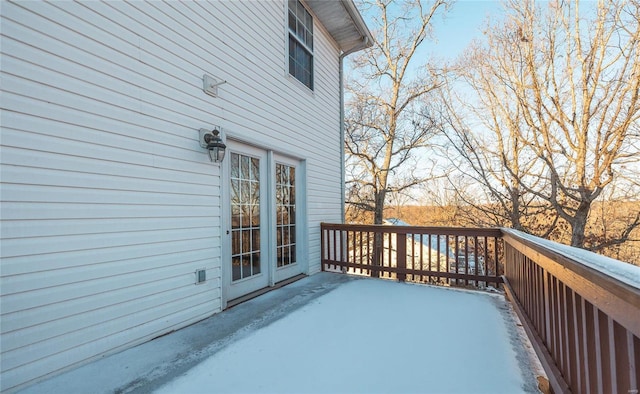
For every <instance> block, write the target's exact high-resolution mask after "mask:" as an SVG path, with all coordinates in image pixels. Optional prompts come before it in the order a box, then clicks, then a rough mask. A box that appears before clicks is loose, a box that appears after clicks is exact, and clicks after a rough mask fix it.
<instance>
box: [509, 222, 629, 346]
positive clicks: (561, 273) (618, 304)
mask: <svg viewBox="0 0 640 394" xmlns="http://www.w3.org/2000/svg"><path fill="white" fill-rule="evenodd" d="M502 233H503V239H504V240H505V242H506V243H507V244H509V245H512V246H513V247H515V248H516V249H517V250H519V251H520V252H521V253H523V254H524V255H525V256H527V257H529V258H531V259H532V260H534V261H535V262H536V263H537V264H538V265H540V266H541V267H543V268H544V269H545V270H547V272H549V273H550V274H552V275H553V276H555V277H556V278H558V279H560V280H561V281H563V282H564V283H565V284H567V285H568V286H570V287H571V288H572V289H573V290H574V291H576V292H577V293H578V294H580V296H582V297H583V298H584V299H585V300H587V301H589V302H590V303H592V304H593V305H595V306H596V307H598V308H599V309H600V310H602V311H603V312H605V313H607V314H608V315H609V316H611V317H612V318H613V319H614V320H616V321H618V322H619V323H620V324H622V325H623V326H625V327H627V329H629V330H630V331H632V332H633V333H634V335H637V336H640V319H638V316H640V289H639V288H637V287H634V286H631V285H629V284H628V283H625V282H623V281H621V280H619V279H617V278H615V277H613V276H611V275H608V274H606V273H605V272H603V271H599V270H597V269H595V268H592V267H590V266H588V265H585V264H582V263H581V262H580V261H578V260H575V259H573V258H571V257H568V256H565V255H564V254H562V253H560V252H558V251H555V250H552V249H550V248H547V247H545V246H542V245H539V244H537V243H535V242H533V241H532V240H530V239H529V238H528V237H525V236H523V235H521V234H520V232H518V231H515V230H512V229H506V228H505V229H502Z"/></svg>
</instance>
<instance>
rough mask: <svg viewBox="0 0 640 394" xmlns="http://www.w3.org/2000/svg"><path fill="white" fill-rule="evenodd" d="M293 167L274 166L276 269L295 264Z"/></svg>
mask: <svg viewBox="0 0 640 394" xmlns="http://www.w3.org/2000/svg"><path fill="white" fill-rule="evenodd" d="M295 188H296V186H295V167H291V166H287V165H284V164H276V215H277V216H278V218H277V221H276V251H277V263H278V267H282V266H286V265H289V264H293V263H295V262H296V255H295V250H296V249H295V232H296V224H295V223H296V222H295Z"/></svg>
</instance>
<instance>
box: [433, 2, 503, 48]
mask: <svg viewBox="0 0 640 394" xmlns="http://www.w3.org/2000/svg"><path fill="white" fill-rule="evenodd" d="M501 14H502V3H501V2H500V1H495V0H461V1H458V2H456V3H455V4H453V6H452V7H451V9H450V10H449V11H448V12H447V14H446V16H445V18H444V19H443V18H440V17H439V18H435V19H434V20H433V22H434V29H435V30H434V32H435V37H436V40H437V42H436V43H427V44H428V45H427V46H428V48H429V49H428V50H429V51H432V52H433V53H434V54H436V55H437V56H439V57H442V58H447V59H451V60H453V59H455V58H456V57H457V56H459V55H460V54H462V53H463V51H464V49H465V48H466V47H467V46H468V45H469V43H470V42H471V41H472V40H473V39H474V38H481V37H482V29H483V27H484V26H485V22H486V20H487V18H488V17H489V16H491V17H492V18H496V17H499V16H500V15H501Z"/></svg>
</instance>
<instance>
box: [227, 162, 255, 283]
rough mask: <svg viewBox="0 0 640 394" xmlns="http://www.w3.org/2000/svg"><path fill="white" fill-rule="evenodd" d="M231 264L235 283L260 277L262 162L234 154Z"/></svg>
mask: <svg viewBox="0 0 640 394" xmlns="http://www.w3.org/2000/svg"><path fill="white" fill-rule="evenodd" d="M230 202H231V228H232V235H231V264H232V270H231V271H232V279H233V280H234V281H236V280H240V279H244V278H247V277H250V276H252V275H257V274H259V273H260V160H259V159H256V158H253V157H249V156H245V155H241V154H238V153H231V201H230Z"/></svg>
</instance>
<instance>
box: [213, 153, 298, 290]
mask: <svg viewBox="0 0 640 394" xmlns="http://www.w3.org/2000/svg"><path fill="white" fill-rule="evenodd" d="M227 146H228V157H227V158H225V163H227V164H226V169H223V171H224V172H225V174H226V176H225V177H223V186H222V189H223V196H224V198H223V202H222V206H223V217H225V220H224V222H223V240H224V242H223V255H222V256H223V262H222V264H223V267H222V268H223V291H225V299H226V300H227V301H228V300H233V299H235V298H238V297H241V296H243V295H245V294H248V293H251V292H253V291H256V290H259V289H262V288H265V287H268V286H273V285H274V284H275V283H276V282H279V281H281V280H284V279H287V278H290V277H292V276H295V275H297V274H299V273H302V272H303V268H302V267H303V264H301V263H300V261H299V255H300V252H299V251H300V241H299V240H300V239H301V238H303V237H302V236H301V234H302V233H301V228H302V227H301V225H300V223H299V222H300V221H301V219H300V218H301V216H302V215H301V212H300V209H299V207H300V206H301V203H300V200H301V197H300V195H301V193H300V189H301V184H302V183H301V180H300V179H301V176H302V174H301V166H300V162H299V161H296V160H292V159H289V158H286V157H283V156H279V155H277V154H275V153H273V152H271V151H267V150H263V149H260V148H256V147H253V146H248V145H244V144H241V143H238V142H235V141H227Z"/></svg>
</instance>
